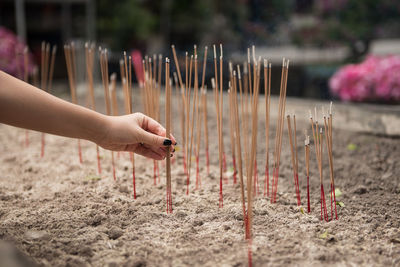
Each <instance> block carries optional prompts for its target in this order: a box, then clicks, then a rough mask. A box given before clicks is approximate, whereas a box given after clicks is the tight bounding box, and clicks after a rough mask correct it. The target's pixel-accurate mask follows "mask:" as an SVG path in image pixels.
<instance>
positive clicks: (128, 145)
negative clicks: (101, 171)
mask: <svg viewBox="0 0 400 267" xmlns="http://www.w3.org/2000/svg"><path fill="white" fill-rule="evenodd" d="M0 122H1V123H5V124H9V125H13V126H17V127H21V128H27V129H32V130H36V131H41V132H46V133H50V134H55V135H62V136H66V137H72V138H79V139H86V140H90V141H93V142H95V143H97V144H99V145H100V146H102V147H104V148H106V149H112V150H126V151H133V152H136V153H138V154H141V155H144V156H147V157H151V158H154V159H163V158H164V157H165V156H166V146H169V145H171V143H172V146H173V145H175V144H176V141H175V139H174V138H172V140H168V139H166V138H165V129H164V128H163V127H162V126H161V125H160V124H158V123H157V122H155V121H154V120H152V119H151V118H149V117H147V116H145V115H143V114H140V113H135V114H131V115H126V116H119V117H111V116H106V115H103V114H100V113H97V112H95V111H92V110H90V109H87V108H84V107H81V106H78V105H74V104H71V103H69V102H67V101H64V100H61V99H59V98H57V97H54V96H52V95H50V94H48V93H46V92H44V91H42V90H40V89H38V88H35V87H34V86H31V85H29V84H27V83H25V82H23V81H20V80H18V79H16V78H14V77H12V76H10V75H8V74H6V73H4V72H2V71H0Z"/></svg>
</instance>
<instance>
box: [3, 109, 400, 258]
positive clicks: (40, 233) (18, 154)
mask: <svg viewBox="0 0 400 267" xmlns="http://www.w3.org/2000/svg"><path fill="white" fill-rule="evenodd" d="M212 104H213V103H209V107H212V106H213V105H212ZM211 111H212V109H211ZM209 115H210V120H209V122H210V136H211V137H212V136H216V133H214V132H213V131H216V127H215V123H214V124H213V121H215V120H214V119H213V116H214V115H213V114H211V113H210V114H209ZM177 118H179V117H177ZM260 118H263V117H262V116H260ZM273 123H275V121H273ZM178 126H179V121H178V120H176V121H175V129H176V130H175V132H178V133H177V134H176V135H177V136H178V137H179V132H180V131H178V130H177V129H178ZM225 127H226V129H225V133H226V134H225V146H226V151H227V154H226V155H227V163H228V170H230V169H231V166H232V164H231V157H230V152H229V147H230V144H229V142H230V141H229V134H227V132H226V131H227V129H228V123H226V125H225ZM304 127H305V125H299V127H298V137H299V140H298V144H299V146H298V149H299V174H300V176H299V179H300V190H301V198H302V205H303V207H306V202H305V200H306V180H305V168H304V156H303V155H304V147H303V145H302V144H303V136H302V130H303V128H304ZM263 129H264V126H263V123H261V124H260V133H259V146H258V147H259V149H258V154H257V159H258V171H259V179H260V182H261V188H260V191H261V192H260V193H261V194H260V195H259V196H257V198H256V199H255V203H254V228H253V233H254V237H253V242H252V246H251V249H252V259H253V265H254V266H321V265H324V266H353V265H363V266H379V265H380V266H399V265H400V231H399V226H400V178H399V177H400V166H399V164H400V163H399V158H400V142H399V140H398V139H397V138H388V137H384V136H375V135H369V134H357V133H350V132H346V131H337V130H335V131H334V139H333V142H334V164H335V177H336V179H335V181H336V187H337V188H339V189H340V190H341V191H342V193H343V194H342V196H341V197H339V198H338V199H337V200H338V201H341V202H342V203H344V207H340V206H337V208H338V216H339V220H332V221H330V222H324V221H321V220H320V210H319V207H320V206H319V205H320V202H319V198H320V190H319V188H320V187H319V186H320V185H319V177H318V173H317V168H316V164H315V163H314V159H315V154H314V150H313V149H314V147H313V146H311V160H312V162H313V163H312V164H311V177H310V185H311V207H312V212H311V214H303V213H302V212H301V210H300V208H299V207H297V205H296V197H295V190H294V183H293V173H292V167H291V161H290V150H289V147H288V139H287V131H286V129H285V131H284V141H283V149H282V158H281V171H280V178H279V188H278V198H277V203H275V204H271V203H270V201H269V198H267V197H264V196H263V190H262V187H263V182H264V164H265V162H264V158H265V157H264V153H265V152H264V143H263V142H264V141H263V140H264V131H263ZM0 133H1V134H0V147H1V151H2V153H1V154H0V170H1V172H0V173H1V178H0V239H1V240H3V241H4V242H3V243H4V244H5V245H4V246H5V247H7V246H8V248H9V246H12V247H15V248H16V251H17V252H16V253H17V254H18V255H19V256H16V258H19V259H21V258H24V261H20V262H19V264H20V265H16V266H30V265H32V262H34V263H36V264H38V265H42V266H187V265H191V266H246V265H247V264H248V248H247V243H246V242H245V240H244V228H243V215H242V211H241V204H240V193H239V188H240V187H239V184H233V179H232V176H229V175H228V182H227V183H224V184H223V186H224V191H223V192H224V195H223V196H224V207H223V208H218V197H219V174H218V154H217V151H218V149H217V144H216V143H215V140H211V141H210V142H211V145H210V153H211V154H210V158H211V166H210V174H209V175H207V172H206V168H205V165H204V153H203V151H204V149H202V154H201V161H200V176H201V181H202V187H201V188H200V189H197V190H195V177H196V175H195V169H194V168H195V162H193V164H192V165H193V171H192V176H191V185H190V194H189V195H186V194H185V192H186V186H185V179H186V177H185V175H184V173H183V167H182V157H181V155H182V154H181V152H182V150H181V151H178V152H177V153H176V157H175V163H174V165H173V166H172V181H173V184H172V188H173V213H172V214H167V213H166V210H165V208H166V207H165V204H166V201H165V196H166V192H165V174H164V169H165V165H164V163H161V162H160V164H159V166H160V177H159V180H157V185H154V181H153V161H151V160H148V159H144V158H142V157H137V162H136V177H137V185H136V186H137V194H138V197H137V199H136V200H134V199H133V194H132V177H131V165H130V161H129V155H128V154H127V153H120V155H119V157H117V154H115V156H116V170H117V172H116V175H117V180H116V181H114V180H113V177H112V168H111V152H110V151H106V150H101V156H102V160H101V164H102V169H103V172H102V174H101V175H99V174H98V173H97V162H96V148H95V145H94V144H93V143H91V142H89V141H82V151H83V160H84V162H83V164H80V163H79V160H78V153H77V142H76V140H73V139H68V138H64V137H57V136H51V135H46V148H45V155H44V157H43V158H41V157H40V138H41V134H40V133H37V132H33V131H30V132H29V137H30V139H29V140H30V145H29V146H28V147H25V146H24V145H23V142H24V138H25V130H22V129H17V128H14V127H10V126H5V125H0ZM274 133H275V131H274V126H272V128H271V144H270V147H271V150H270V153H271V155H272V151H273V147H274V138H273V136H274ZM300 137H301V138H300ZM178 141H179V138H178ZM350 143H353V144H355V145H356V146H355V149H354V150H349V149H348V144H350ZM353 148H354V146H353ZM325 159H326V157H325ZM271 164H272V162H271ZM324 170H325V190H328V188H329V181H328V179H327V177H328V163H327V162H325V169H324ZM228 174H229V173H228ZM326 194H327V195H328V193H326ZM328 203H330V202H329V199H328ZM328 212H329V214H330V205H329V209H328ZM0 248H1V246H0ZM1 251H4V250H2V249H0V256H1V257H3V259H0V261H1V262H3V264H4V263H5V261H4V259H5V258H4V257H5V256H4V253H3V254H2V253H1ZM5 254H6V255H8V256H9V255H10V254H7V253H5ZM21 255H24V256H21ZM0 265H2V264H0Z"/></svg>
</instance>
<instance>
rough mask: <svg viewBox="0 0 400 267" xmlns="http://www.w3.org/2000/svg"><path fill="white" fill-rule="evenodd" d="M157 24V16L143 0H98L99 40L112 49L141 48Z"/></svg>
mask: <svg viewBox="0 0 400 267" xmlns="http://www.w3.org/2000/svg"><path fill="white" fill-rule="evenodd" d="M157 2H158V1H157ZM157 25H158V17H157V16H156V15H155V14H153V13H152V12H151V9H150V8H149V6H146V5H145V1H140V0H122V1H118V2H114V1H107V0H99V1H98V21H97V28H98V31H99V36H100V40H104V41H105V42H106V43H108V44H109V45H110V46H111V47H112V48H114V49H117V50H121V49H127V48H129V47H132V46H138V47H139V48H143V46H144V45H145V44H146V40H147V39H148V38H150V37H151V35H152V34H153V33H154V32H155V31H156V29H157Z"/></svg>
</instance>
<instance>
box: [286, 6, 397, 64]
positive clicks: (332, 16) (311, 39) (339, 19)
mask: <svg viewBox="0 0 400 267" xmlns="http://www.w3.org/2000/svg"><path fill="white" fill-rule="evenodd" d="M312 14H313V15H314V16H315V20H314V22H313V23H311V24H309V25H305V26H304V27H297V28H295V29H294V30H293V32H292V38H293V41H295V42H296V43H297V44H300V45H307V44H311V45H320V46H335V45H346V46H348V47H349V49H350V52H351V54H350V58H349V59H348V60H350V61H359V60H361V59H362V58H363V56H364V55H365V54H366V53H368V51H369V47H370V43H371V41H372V40H373V39H375V38H377V37H378V36H379V37H386V38H388V37H389V38H390V37H392V36H390V33H387V34H385V33H384V32H385V28H387V27H388V26H389V25H395V27H394V28H396V29H395V32H397V34H396V35H395V36H397V35H398V34H399V33H400V27H399V26H400V24H399V23H398V18H399V17H400V3H399V2H398V1H392V0H381V1H376V0H337V1H331V0H323V1H318V2H316V5H315V8H314V11H312ZM396 25H397V26H396ZM389 28H391V27H389ZM382 33H383V34H382Z"/></svg>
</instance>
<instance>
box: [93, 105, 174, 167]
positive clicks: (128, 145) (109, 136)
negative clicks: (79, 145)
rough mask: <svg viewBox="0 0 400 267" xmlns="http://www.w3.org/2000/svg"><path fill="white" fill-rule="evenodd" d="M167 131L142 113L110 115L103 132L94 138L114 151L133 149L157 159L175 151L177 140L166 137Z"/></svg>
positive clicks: (132, 150)
mask: <svg viewBox="0 0 400 267" xmlns="http://www.w3.org/2000/svg"><path fill="white" fill-rule="evenodd" d="M165 136H166V131H165V129H164V127H162V126H161V125H160V124H159V123H158V122H156V121H155V120H153V119H152V118H150V117H147V116H146V115H144V114H142V113H134V114H130V115H125V116H108V117H107V119H106V125H105V127H104V132H103V134H99V137H98V138H97V140H94V142H95V143H97V144H98V145H99V146H101V147H103V148H105V149H109V150H114V151H131V152H134V153H137V154H140V155H142V156H145V157H148V158H152V159H155V160H162V159H165V157H166V156H172V155H173V154H171V155H168V154H169V153H168V149H167V148H168V147H170V152H171V153H173V152H175V148H174V147H175V145H176V140H175V138H174V137H173V136H172V135H171V139H167V138H165Z"/></svg>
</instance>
